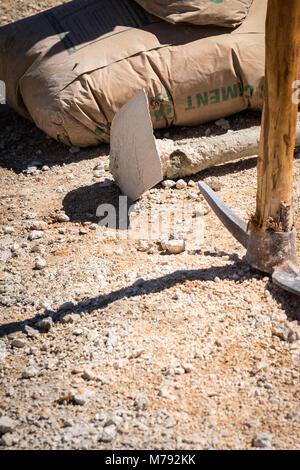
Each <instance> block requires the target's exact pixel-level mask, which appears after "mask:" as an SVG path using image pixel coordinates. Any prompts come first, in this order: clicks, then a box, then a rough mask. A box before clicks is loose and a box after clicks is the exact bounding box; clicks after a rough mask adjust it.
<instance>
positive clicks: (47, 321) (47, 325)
mask: <svg viewBox="0 0 300 470" xmlns="http://www.w3.org/2000/svg"><path fill="white" fill-rule="evenodd" d="M36 326H37V328H38V329H39V331H40V332H42V333H48V331H50V330H51V328H52V326H53V320H52V318H51V317H47V318H44V319H43V320H41V321H39V322H38V323H37V325H36Z"/></svg>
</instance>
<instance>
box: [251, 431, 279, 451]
mask: <svg viewBox="0 0 300 470" xmlns="http://www.w3.org/2000/svg"><path fill="white" fill-rule="evenodd" d="M273 437H274V434H270V433H267V432H262V433H259V434H256V435H255V436H254V438H253V439H252V446H253V447H259V448H261V449H270V448H271V440H272V439H273Z"/></svg>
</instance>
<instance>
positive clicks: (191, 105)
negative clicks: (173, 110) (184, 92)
mask: <svg viewBox="0 0 300 470" xmlns="http://www.w3.org/2000/svg"><path fill="white" fill-rule="evenodd" d="M187 103H188V107H187V108H185V111H190V109H195V106H193V100H192V97H191V96H188V97H187Z"/></svg>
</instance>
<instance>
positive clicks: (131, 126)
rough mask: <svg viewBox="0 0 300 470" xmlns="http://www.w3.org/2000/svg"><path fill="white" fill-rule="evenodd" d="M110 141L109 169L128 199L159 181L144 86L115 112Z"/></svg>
mask: <svg viewBox="0 0 300 470" xmlns="http://www.w3.org/2000/svg"><path fill="white" fill-rule="evenodd" d="M110 142H111V143H110V172H111V173H112V175H113V177H114V179H115V182H116V184H117V185H118V186H119V188H120V189H121V191H122V192H123V193H124V194H125V195H126V196H128V197H129V198H130V199H131V200H132V201H135V200H136V199H138V198H139V197H140V196H141V195H142V194H143V193H144V192H145V191H147V190H148V189H150V188H153V186H155V185H156V184H157V183H159V182H160V181H162V179H163V173H162V165H161V161H160V158H159V154H158V149H157V146H156V141H155V137H154V135H153V127H152V122H151V117H150V113H149V106H148V99H147V95H146V92H145V90H144V89H143V90H141V91H139V92H138V93H137V94H136V95H134V96H133V97H132V98H131V99H130V100H129V101H128V102H127V103H126V104H125V105H124V106H123V107H122V108H121V109H120V111H119V112H118V113H117V114H116V115H115V117H114V119H113V121H112V125H111V137H110Z"/></svg>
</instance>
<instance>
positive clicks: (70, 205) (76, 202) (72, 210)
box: [63, 180, 133, 230]
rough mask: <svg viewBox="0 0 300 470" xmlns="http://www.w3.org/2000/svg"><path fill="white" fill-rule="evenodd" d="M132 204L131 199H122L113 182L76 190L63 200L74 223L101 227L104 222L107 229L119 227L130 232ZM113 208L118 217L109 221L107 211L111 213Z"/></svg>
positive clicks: (64, 206) (66, 211)
mask: <svg viewBox="0 0 300 470" xmlns="http://www.w3.org/2000/svg"><path fill="white" fill-rule="evenodd" d="M132 204H133V202H132V201H131V200H130V199H128V198H127V197H125V196H123V197H122V193H121V191H120V189H119V188H118V186H117V185H116V184H115V183H114V182H113V181H111V180H108V181H107V182H103V183H96V184H93V185H91V186H82V187H80V188H77V189H74V190H72V191H70V192H69V193H68V194H67V195H66V196H65V198H64V199H63V209H64V211H65V213H66V214H67V215H68V216H69V217H70V220H71V221H72V222H80V223H84V222H88V221H89V222H94V223H98V224H100V225H101V220H102V224H103V225H105V226H106V227H108V228H112V229H115V228H116V227H117V228H118V229H119V230H128V228H129V225H130V218H129V208H130V207H131V205H132ZM106 205H107V206H106ZM100 206H101V208H100ZM112 207H113V208H114V210H115V215H116V217H115V218H112V220H109V218H108V217H107V215H108V212H107V210H108V208H109V210H110V211H111V208H112ZM98 208H99V211H98V212H97V209H98Z"/></svg>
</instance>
